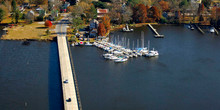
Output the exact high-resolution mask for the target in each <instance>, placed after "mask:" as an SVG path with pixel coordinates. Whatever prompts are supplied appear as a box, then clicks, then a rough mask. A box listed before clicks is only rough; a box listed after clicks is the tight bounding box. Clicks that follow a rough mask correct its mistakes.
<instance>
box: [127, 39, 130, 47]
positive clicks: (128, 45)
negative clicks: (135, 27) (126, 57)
mask: <svg viewBox="0 0 220 110" xmlns="http://www.w3.org/2000/svg"><path fill="white" fill-rule="evenodd" d="M127 45H128V46H127V48H128V49H129V48H130V45H129V39H128V44H127Z"/></svg>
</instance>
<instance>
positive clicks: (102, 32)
mask: <svg viewBox="0 0 220 110" xmlns="http://www.w3.org/2000/svg"><path fill="white" fill-rule="evenodd" d="M105 33H106V30H105V25H104V24H103V23H99V27H98V34H99V36H105Z"/></svg>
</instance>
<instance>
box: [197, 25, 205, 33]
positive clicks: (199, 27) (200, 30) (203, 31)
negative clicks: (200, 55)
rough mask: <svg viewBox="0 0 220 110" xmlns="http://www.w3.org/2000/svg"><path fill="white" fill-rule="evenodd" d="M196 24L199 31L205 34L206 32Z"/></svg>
mask: <svg viewBox="0 0 220 110" xmlns="http://www.w3.org/2000/svg"><path fill="white" fill-rule="evenodd" d="M195 26H196V28H197V29H198V30H199V32H201V33H202V34H205V32H204V31H203V30H202V29H201V28H200V27H199V26H198V25H195Z"/></svg>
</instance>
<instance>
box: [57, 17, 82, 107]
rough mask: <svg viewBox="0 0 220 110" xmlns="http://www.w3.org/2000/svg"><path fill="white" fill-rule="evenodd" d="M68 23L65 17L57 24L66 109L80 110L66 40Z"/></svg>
mask: <svg viewBox="0 0 220 110" xmlns="http://www.w3.org/2000/svg"><path fill="white" fill-rule="evenodd" d="M67 23H68V19H67V18H64V19H62V20H61V21H60V22H59V23H58V24H57V26H56V32H57V33H58V37H57V43H58V50H59V59H60V69H61V79H62V89H63V100H64V109H65V110H78V102H77V95H76V90H75V86H76V85H75V82H74V80H73V74H72V67H71V62H70V56H69V51H68V47H67V40H66V31H67V30H66V27H67ZM64 82H66V83H64ZM69 98H70V99H71V101H70V100H69Z"/></svg>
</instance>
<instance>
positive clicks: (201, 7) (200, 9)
mask: <svg viewBox="0 0 220 110" xmlns="http://www.w3.org/2000/svg"><path fill="white" fill-rule="evenodd" d="M204 10H205V7H204V4H203V3H202V4H200V5H199V9H198V13H197V14H198V15H201V14H202V13H203V12H204Z"/></svg>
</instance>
